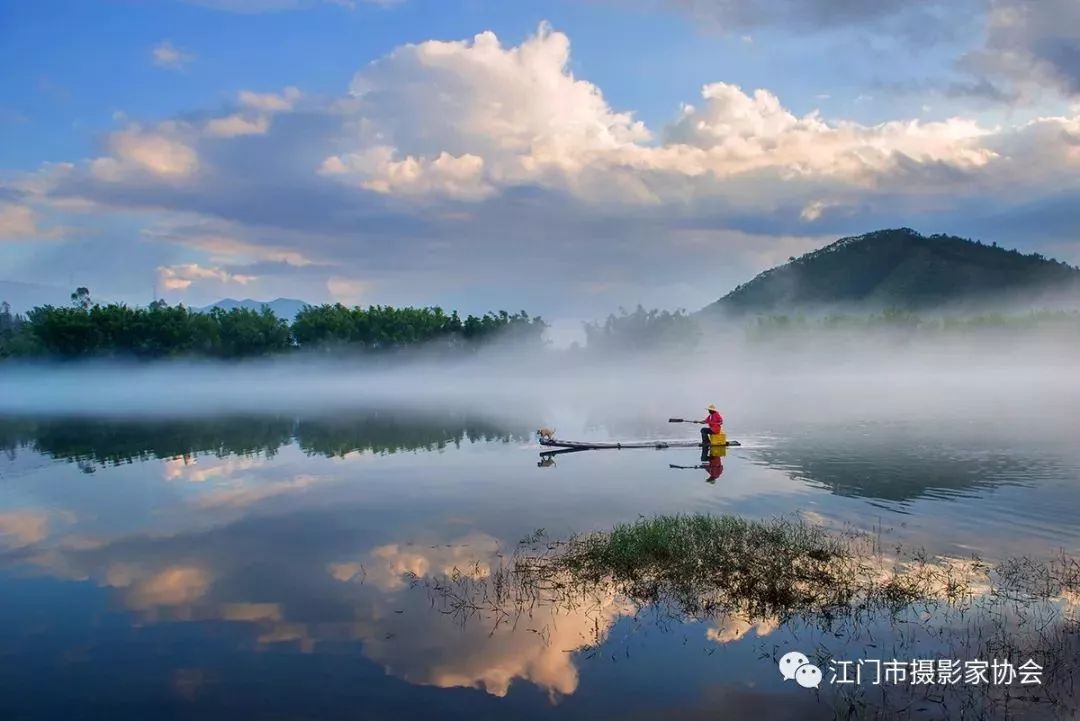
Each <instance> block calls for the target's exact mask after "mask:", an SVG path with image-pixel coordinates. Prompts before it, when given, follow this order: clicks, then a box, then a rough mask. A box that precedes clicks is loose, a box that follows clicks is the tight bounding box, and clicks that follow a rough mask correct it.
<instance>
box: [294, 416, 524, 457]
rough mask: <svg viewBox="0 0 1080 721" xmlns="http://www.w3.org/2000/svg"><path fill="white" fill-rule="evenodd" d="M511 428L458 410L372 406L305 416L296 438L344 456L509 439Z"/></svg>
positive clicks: (317, 451) (318, 451)
mask: <svg viewBox="0 0 1080 721" xmlns="http://www.w3.org/2000/svg"><path fill="white" fill-rule="evenodd" d="M523 435H524V432H523V431H522V430H521V429H519V430H518V431H517V433H512V432H510V431H508V430H506V429H505V428H503V427H500V426H499V425H497V424H496V423H493V422H491V421H487V420H484V419H480V418H474V417H470V416H468V415H465V414H457V413H431V412H428V411H416V412H413V413H407V414H406V413H401V412H399V411H390V412H387V411H374V412H371V413H367V414H365V415H362V416H342V417H334V418H317V419H310V420H308V419H301V420H300V421H299V422H298V424H297V429H296V440H297V442H298V443H299V445H300V447H301V448H302V449H304V451H305V452H306V453H308V454H311V455H320V456H343V455H345V454H347V453H352V452H354V451H364V452H370V453H397V452H401V451H417V450H438V449H442V448H445V447H447V446H450V445H453V446H460V445H461V444H462V443H463V442H477V441H500V442H503V443H507V442H509V441H511V440H512V439H513V438H514V437H515V436H517V437H521V436H523Z"/></svg>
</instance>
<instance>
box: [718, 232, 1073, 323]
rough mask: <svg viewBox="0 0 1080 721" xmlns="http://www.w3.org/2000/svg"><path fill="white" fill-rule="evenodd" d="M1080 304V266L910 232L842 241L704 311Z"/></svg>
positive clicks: (751, 283) (763, 276)
mask: <svg viewBox="0 0 1080 721" xmlns="http://www.w3.org/2000/svg"><path fill="white" fill-rule="evenodd" d="M1065 298H1072V299H1074V300H1073V302H1074V303H1075V299H1080V269H1077V268H1074V267H1072V266H1070V265H1067V264H1066V263H1061V262H1059V261H1056V260H1051V259H1048V258H1044V257H1043V256H1041V255H1039V254H1038V253H1034V254H1031V255H1024V254H1021V253H1020V252H1018V251H1016V250H1005V249H1004V248H999V247H997V245H996V244H995V245H984V244H983V243H978V242H975V241H971V240H965V239H963V238H957V237H954V236H950V235H931V236H924V235H920V234H919V233H916V232H915V231H914V230H911V229H910V228H899V229H894V230H878V231H875V232H873V233H867V234H865V235H858V236H854V237H851V238H841V239H840V240H838V241H836V242H835V243H831V244H830V245H827V246H825V247H824V248H820V249H819V250H815V251H813V252H811V253H807V254H806V255H803V256H801V257H799V258H793V259H792V260H791V261H790V262H788V263H785V264H784V265H781V266H778V267H776V268H772V269H770V270H767V271H765V272H764V273H761V274H760V275H758V276H757V277H756V278H754V279H753V280H751V281H749V282H747V283H743V284H742V285H740V286H739V287H737V288H735V290H733V291H731V292H730V293H728V294H727V295H725V296H724V297H723V298H721V299H720V300H718V301H716V302H715V303H712V304H710V305H708V306H706V307H705V308H704V309H703V311H702V312H703V313H706V314H708V313H719V312H725V313H735V314H743V313H770V312H789V311H810V312H813V311H815V310H820V311H827V310H830V309H835V310H855V311H861V312H867V311H880V310H884V309H887V308H895V309H903V310H912V311H915V310H922V311H926V310H934V309H943V308H950V309H964V308H965V307H967V308H972V309H974V308H979V307H987V306H988V305H1004V304H1013V305H1014V306H1015V305H1016V304H1021V303H1022V304H1026V305H1029V306H1030V305H1033V304H1057V303H1060V302H1061V301H1062V299H1065Z"/></svg>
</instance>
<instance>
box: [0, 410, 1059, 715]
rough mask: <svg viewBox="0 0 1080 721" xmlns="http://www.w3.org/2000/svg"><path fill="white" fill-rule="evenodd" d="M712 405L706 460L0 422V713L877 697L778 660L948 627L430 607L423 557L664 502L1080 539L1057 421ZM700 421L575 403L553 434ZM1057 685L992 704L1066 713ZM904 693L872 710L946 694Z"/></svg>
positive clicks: (448, 440)
mask: <svg viewBox="0 0 1080 721" xmlns="http://www.w3.org/2000/svg"><path fill="white" fill-rule="evenodd" d="M729 426H730V428H729V435H730V436H731V437H732V438H737V439H739V440H740V441H742V442H743V443H744V446H743V447H742V448H739V449H732V450H730V451H729V452H728V453H727V455H726V456H725V457H723V458H722V459H719V462H718V461H717V460H712V461H706V462H702V460H701V458H700V457H699V456H698V451H697V450H696V449H668V450H663V451H658V450H633V451H630V450H623V451H597V452H586V453H574V454H567V455H560V456H556V457H553V458H552V459H550V460H546V461H545V460H543V459H542V458H541V456H540V455H539V451H540V450H542V449H540V448H539V447H538V446H537V445H536V443H535V441H534V440H533V439H532V438H531V436H530V435H529V432H530V427H528V426H523V427H508V426H505V425H503V424H500V423H497V422H494V421H491V420H488V419H485V418H481V417H471V416H468V415H466V414H455V413H452V412H449V413H436V414H420V413H416V412H413V411H410V412H394V411H366V412H363V413H360V412H358V413H355V414H350V413H338V414H336V415H335V416H333V417H324V418H311V417H305V418H294V417H288V416H251V417H215V418H182V419H164V418H155V419H133V420H123V419H95V418H37V417H29V416H20V417H13V418H6V419H0V458H2V460H0V719H28V720H29V719H35V720H36V719H67V720H69V721H70V720H73V719H110V720H112V721H122V720H127V719H131V720H135V719H138V720H139V721H145V720H148V719H229V720H230V721H232V720H234V719H361V718H362V719H369V718H370V719H432V718H447V719H456V718H468V719H488V718H490V719H509V718H526V719H532V718H536V719H541V718H582V719H585V718H588V719H596V718H615V717H618V718H621V719H645V718H681V719H698V718H710V719H712V718H755V719H771V718H776V719H811V718H833V717H835V716H840V717H847V716H848V714H849V712H850V710H851V709H853V708H862V707H861V706H859V704H860V703H861V704H865V705H867V706H868V707H870V708H875V709H879V710H880V709H881V708H885V709H889V708H891V707H890V706H889V704H890V703H892V701H890V700H889V697H888V694H886V695H885V697H884V698H883V696H882V693H881V688H883V687H873V686H869V685H867V686H865V687H861V688H860V689H858V690H857V691H853V690H852V689H850V688H849V689H843V688H840V687H837V686H835V685H830V684H829V683H824V684H822V685H821V686H820V687H819V688H818V689H816V690H815V689H806V688H802V687H800V686H798V685H797V684H796V683H795V682H794V681H790V680H784V678H783V677H782V676H781V675H780V673H779V672H778V670H777V659H778V658H779V657H781V656H782V655H783V654H785V653H787V652H789V651H793V650H794V651H801V652H803V653H806V654H808V655H809V656H810V657H811V658H815V659H825V658H832V659H837V658H839V659H883V660H884V659H894V658H900V659H915V658H928V657H944V656H947V655H949V653H957V652H958V649H961V648H965V647H964V646H963V645H962V644H961V645H959V646H958V645H957V644H956V643H955V638H954V637H952V636H950V635H949V633H940V632H933V631H928V632H926V633H922V632H921V631H918V630H917V629H916V627H917V626H918V624H914V625H912V624H911V623H909V621H911V620H912V619H918V618H920V617H921V618H923V619H924V620H925V619H926V618H928V617H929V614H930V613H933V612H934V611H933V609H931V611H929V612H928V611H927V609H926V608H925V607H920V608H916V609H914V610H912V611H910V612H905V613H910V615H904V613H901V614H900V616H899V617H897V616H892V617H889V618H885V617H882V616H873V615H871V616H870V617H868V618H865V619H863V620H862V621H860V622H857V623H853V622H852V621H851V620H850V619H849V620H844V621H836V622H835V623H834V622H832V621H830V620H829V619H825V620H824V622H822V620H821V619H816V620H813V621H811V620H808V619H806V618H800V619H773V620H764V621H760V620H759V621H754V622H752V621H744V620H740V619H738V618H736V617H733V616H725V615H723V614H720V615H717V616H715V617H710V618H706V617H701V616H697V617H695V616H693V615H682V614H680V613H678V612H671V609H664V610H661V609H656V608H649V607H644V608H643V607H636V606H634V604H632V603H630V602H628V601H627V600H626V599H625V598H620V597H619V596H618V595H617V594H614V595H610V594H606V593H598V594H596V595H595V596H594V597H593V598H592V599H591V601H590V603H588V604H578V605H573V606H570V607H565V608H557V607H543V606H541V607H539V608H533V609H531V610H528V611H527V612H525V613H511V614H507V615H506V616H504V617H499V616H497V615H493V614H492V613H490V612H489V611H488V610H485V609H486V606H485V605H484V604H483V603H478V604H477V605H476V608H475V609H472V610H471V611H470V609H469V608H464V609H463V608H461V607H460V606H456V607H455V606H454V605H453V604H448V603H447V598H446V597H445V595H440V594H439V593H438V592H436V591H433V588H432V586H433V585H432V583H431V579H439V578H443V579H445V578H450V579H453V578H458V579H460V578H462V577H464V578H465V579H473V580H475V579H487V578H488V577H490V576H491V573H492V569H493V568H494V566H495V565H496V564H498V563H499V562H500V559H505V558H507V557H509V556H510V555H511V554H513V553H514V551H515V549H517V548H519V541H520V540H521V539H523V538H525V537H528V536H532V535H533V534H535V532H536V531H538V530H539V529H542V530H543V537H544V538H547V539H565V538H568V537H571V536H573V535H574V534H577V533H583V532H589V531H595V530H605V529H609V528H611V527H612V525H613V524H616V523H619V522H625V521H634V520H635V519H638V518H640V517H642V516H646V517H648V516H652V515H655V514H671V513H689V512H707V513H714V514H739V515H741V516H744V517H749V518H772V517H775V516H779V515H786V516H801V517H802V518H804V519H806V520H809V521H811V522H813V523H819V524H825V525H827V526H828V527H830V528H831V529H834V530H836V531H837V532H843V531H844V530H850V529H860V530H863V531H867V532H868V533H869V534H871V535H872V536H873V537H874V538H875V539H877V540H876V544H877V545H878V546H879V547H880V548H883V549H888V548H892V547H894V546H903V547H905V548H908V549H919V548H923V549H925V551H926V553H927V554H930V555H946V556H952V557H970V556H972V555H977V556H979V557H980V558H983V559H987V560H995V559H1004V558H1008V557H1015V556H1022V555H1023V556H1031V557H1035V558H1041V557H1049V556H1055V555H1057V556H1062V555H1064V556H1066V557H1077V556H1080V520H1078V517H1077V513H1076V510H1077V508H1078V507H1080V505H1078V502H1080V447H1078V446H1077V444H1076V442H1075V438H1076V434H1075V429H1068V428H1062V427H1060V425H1054V424H1042V425H1040V424H1039V423H1037V422H1026V423H1022V424H1021V423H1017V424H1011V425H1010V426H1009V427H1008V428H1007V429H1006V428H1002V424H1001V423H999V422H998V421H997V419H994V418H982V419H979V420H977V421H972V422H957V421H955V420H934V419H920V420H919V422H912V421H910V420H900V419H897V420H894V421H876V422H851V421H847V422H836V423H833V424H821V423H816V424H800V423H796V422H792V423H788V424H776V423H765V422H762V421H761V420H760V419H755V422H754V423H752V424H750V425H740V424H736V423H734V422H733V421H731V419H729ZM696 433H697V430H696V427H692V426H670V425H668V424H662V425H656V424H650V423H646V422H642V423H638V424H634V423H631V424H622V425H619V426H614V427H609V426H605V425H604V424H603V423H602V422H590V423H582V424H581V425H580V426H579V427H578V428H575V429H574V432H573V435H574V436H578V437H583V436H584V437H588V438H596V439H601V438H610V437H617V438H632V437H636V438H656V437H666V438H675V437H689V438H693V437H694V435H695V434H696ZM560 435H563V436H568V435H570V434H569V433H566V432H563V433H560ZM672 466H684V467H681V468H677V467H672ZM718 471H720V472H719V473H718ZM710 476H712V478H710ZM485 582H486V580H485ZM1066 601H1068V599H1066ZM1074 610H1075V608H1070V609H1066V611H1065V618H1068V614H1069V613H1070V612H1072V611H1074ZM1009 623H1012V621H1009ZM952 628H953V629H954V630H955V628H956V626H953V627H952ZM970 631H971V628H970V626H969V627H968V628H967V632H968V633H969V635H968V636H967V637H966V638H968V639H970ZM1071 648H1072V649H1075V648H1076V647H1075V645H1073V646H1072V647H1071ZM1003 653H1004V651H1003ZM821 662H822V663H824V661H821ZM1059 680H1060V679H1059ZM1016 688H1017V689H1019V687H1016ZM1071 689H1072V687H1071V686H1070V685H1068V683H1065V685H1061V684H1059V685H1058V687H1057V692H1056V693H1057V696H1056V697H1055V698H1054V699H1052V702H1047V700H1046V699H1045V698H1044V699H1040V700H1039V701H1038V702H1031V703H1026V704H1021V705H1020V706H1019V707H1015V708H1013V707H1008V705H1007V704H1006V706H1005V707H1002V708H1005V709H1006V710H1008V709H1009V708H1013V712H1014V713H1015V712H1019V713H1020V716H1021V717H1038V718H1043V717H1061V718H1070V717H1073V716H1072V715H1073V714H1074V713H1075V712H1076V704H1075V702H1074V700H1073V699H1074V697H1073V695H1072V690H1071ZM909 691H910V689H907V690H906V691H905V692H904V693H900V692H899V691H893V692H892V695H893V696H894V697H895V696H901V697H904V699H907V696H905V694H908V692H909ZM852 693H854V694H855V695H854V698H855V701H852V700H851V698H852V696H851V694H852ZM987 693H989V691H987ZM844 694H848V695H847V696H845V695H844ZM908 695H910V694H908ZM915 696H917V697H918V700H917V701H916V702H910V701H909V700H901V701H898V702H897V704H898V705H897V706H896V707H895V708H893V710H892V711H889V712H888V713H896V714H897V715H906V716H911V717H919V718H921V717H927V718H948V717H950V716H951V715H952V714H954V713H955V708H954V707H947V704H946V705H943V702H941V700H940V699H939V698H938V697H937V696H936V695H935V694H933V693H929V694H928V695H927V694H921V693H919V694H915ZM999 712H1000V713H1002V714H1004V713H1005V711H1002V710H1001V709H998V710H996V711H994V712H993V713H995V714H996V713H999ZM988 713H989V712H988ZM952 717H958V716H952Z"/></svg>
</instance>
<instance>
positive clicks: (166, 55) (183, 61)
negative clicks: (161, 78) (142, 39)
mask: <svg viewBox="0 0 1080 721" xmlns="http://www.w3.org/2000/svg"><path fill="white" fill-rule="evenodd" d="M150 55H151V57H152V58H153V60H154V65H157V66H158V67H159V68H168V69H170V70H180V69H182V68H183V67H184V66H186V65H187V64H188V63H190V62H191V61H192V60H194V59H195V56H194V55H192V54H191V53H186V52H184V51H182V50H180V48H178V47H176V46H175V45H173V44H172V43H171V42H170V41H168V40H164V41H162V42H160V43H158V44H157V45H155V46H154V48H153V50H151V51H150Z"/></svg>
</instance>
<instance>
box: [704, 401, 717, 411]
mask: <svg viewBox="0 0 1080 721" xmlns="http://www.w3.org/2000/svg"><path fill="white" fill-rule="evenodd" d="M705 410H707V411H715V410H716V406H714V405H713V404H712V403H710V404H709V407H708V408H706V409H705Z"/></svg>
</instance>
